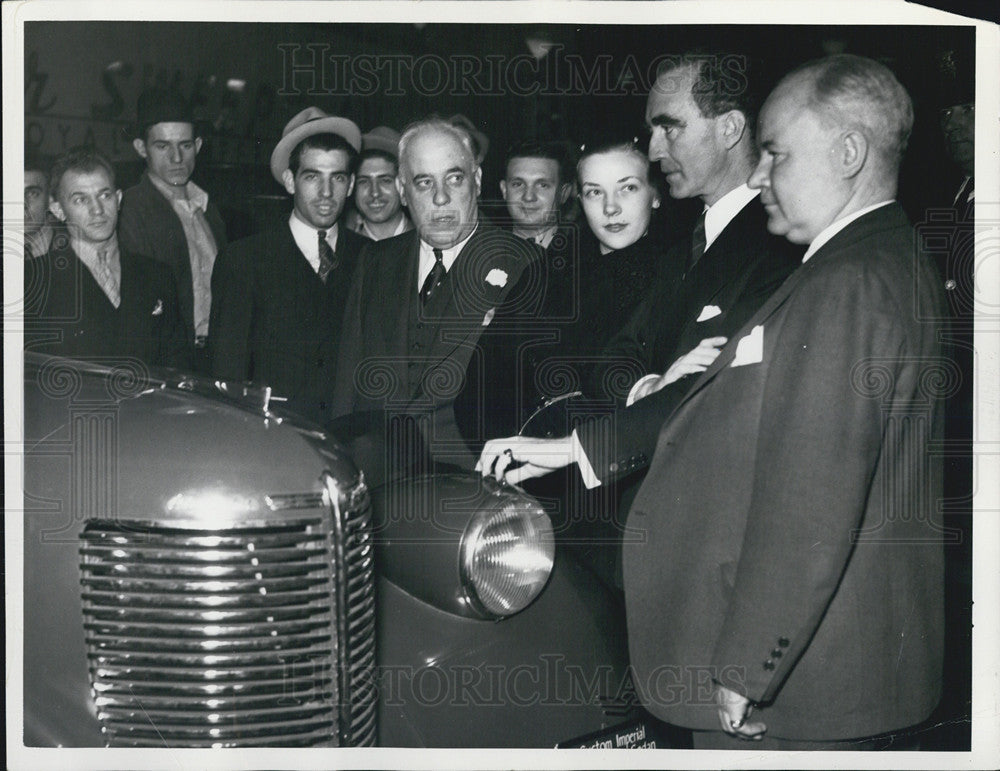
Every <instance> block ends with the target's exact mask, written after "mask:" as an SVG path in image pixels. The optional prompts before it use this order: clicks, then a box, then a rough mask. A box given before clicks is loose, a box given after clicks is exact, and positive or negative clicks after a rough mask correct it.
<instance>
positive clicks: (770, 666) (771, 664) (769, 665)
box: [764, 659, 774, 672]
mask: <svg viewBox="0 0 1000 771" xmlns="http://www.w3.org/2000/svg"><path fill="white" fill-rule="evenodd" d="M764 669H766V670H768V671H769V672H770V671H771V670H772V669H774V662H773V661H772V660H771V659H768V660H767V661H765V662H764Z"/></svg>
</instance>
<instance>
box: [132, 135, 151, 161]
mask: <svg viewBox="0 0 1000 771" xmlns="http://www.w3.org/2000/svg"><path fill="white" fill-rule="evenodd" d="M132 148H133V149H134V150H135V151H136V152H137V153H138V154H139V157H140V158H142V159H143V160H145V159H146V158H147V157H149V153H147V152H146V140H144V139H139V138H138V137H137V138H135V139H133V140H132Z"/></svg>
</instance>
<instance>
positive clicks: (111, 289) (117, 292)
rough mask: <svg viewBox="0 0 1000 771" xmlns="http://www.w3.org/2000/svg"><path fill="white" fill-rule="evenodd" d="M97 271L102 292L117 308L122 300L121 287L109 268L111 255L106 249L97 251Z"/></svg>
mask: <svg viewBox="0 0 1000 771" xmlns="http://www.w3.org/2000/svg"><path fill="white" fill-rule="evenodd" d="M97 273H98V278H97V280H98V283H99V284H100V285H101V289H103V290H104V294H106V295H107V296H108V299H109V300H110V301H111V304H112V305H114V306H115V307H116V308H117V307H118V306H119V305H121V302H122V298H121V288H120V287H119V285H118V279H116V278H115V274H114V273H113V272H112V270H111V255H110V254H109V253H108V250H107V249H102V250H101V251H99V252H98V253H97Z"/></svg>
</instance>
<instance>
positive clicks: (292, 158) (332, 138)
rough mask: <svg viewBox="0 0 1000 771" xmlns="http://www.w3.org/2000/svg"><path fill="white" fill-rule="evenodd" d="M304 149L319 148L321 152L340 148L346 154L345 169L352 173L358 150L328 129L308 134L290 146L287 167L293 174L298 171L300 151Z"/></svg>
mask: <svg viewBox="0 0 1000 771" xmlns="http://www.w3.org/2000/svg"><path fill="white" fill-rule="evenodd" d="M306 150H321V151H323V152H330V151H331V150H342V151H344V152H345V153H346V154H347V171H348V172H349V173H351V174H353V173H354V171H355V169H356V168H357V163H358V151H357V150H355V149H354V148H353V147H352V146H351V144H350V143H349V142H348V141H347V140H346V139H344V138H343V137H342V136H341V135H340V134H334V133H333V132H332V131H330V132H325V133H322V134H313V135H312V136H308V137H306V138H305V139H303V140H302V141H301V142H299V143H298V144H297V145H295V147H293V148H292V152H291V153H289V155H288V168H289V169H291V171H292V175H293V176H294V175H295V174H298V173H299V163H300V162H301V161H302V153H303V152H305V151H306Z"/></svg>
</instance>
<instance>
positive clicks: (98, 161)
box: [49, 145, 115, 198]
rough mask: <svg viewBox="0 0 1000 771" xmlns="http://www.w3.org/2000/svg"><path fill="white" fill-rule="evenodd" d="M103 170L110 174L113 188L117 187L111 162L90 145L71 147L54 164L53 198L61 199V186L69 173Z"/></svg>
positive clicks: (52, 174)
mask: <svg viewBox="0 0 1000 771" xmlns="http://www.w3.org/2000/svg"><path fill="white" fill-rule="evenodd" d="M98 169H103V170H104V171H106V172H107V173H108V178H109V179H110V180H111V187H112V188H114V187H115V170H114V167H113V166H112V165H111V161H109V160H108V159H107V158H105V157H104V156H103V155H101V153H99V152H97V150H96V149H95V148H93V147H91V146H90V145H79V146H77V147H71V148H70V149H69V150H67V151H66V152H64V153H63V154H62V155H60V156H58V157H57V158H56V159H55V161H53V163H52V169H51V170H50V172H49V190H51V194H52V197H53V198H58V197H59V185H60V184H61V183H62V178H63V177H64V176H65V175H66V172H67V171H75V172H78V173H84V174H85V173H88V172H92V171H97V170H98Z"/></svg>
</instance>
